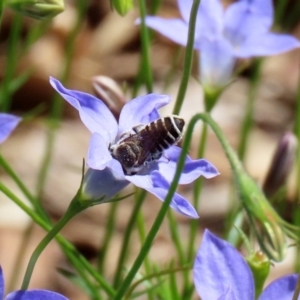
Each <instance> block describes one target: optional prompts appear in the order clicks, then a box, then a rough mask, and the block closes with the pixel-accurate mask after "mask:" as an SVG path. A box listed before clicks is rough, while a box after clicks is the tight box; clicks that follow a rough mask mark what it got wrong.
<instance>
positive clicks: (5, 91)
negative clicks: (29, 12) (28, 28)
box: [1, 14, 23, 111]
mask: <svg viewBox="0 0 300 300" xmlns="http://www.w3.org/2000/svg"><path fill="white" fill-rule="evenodd" d="M22 20H23V18H22V15H20V14H15V15H14V18H13V24H12V31H11V33H10V35H9V43H8V49H7V52H8V53H7V61H6V66H5V71H4V78H3V81H2V91H1V101H2V103H1V110H2V111H8V110H9V109H10V106H11V89H10V84H11V82H12V79H13V76H14V73H15V69H16V64H17V57H18V53H19V50H20V45H18V43H19V42H20V34H21V29H22Z"/></svg>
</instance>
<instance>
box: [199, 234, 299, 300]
mask: <svg viewBox="0 0 300 300" xmlns="http://www.w3.org/2000/svg"><path fill="white" fill-rule="evenodd" d="M194 283H195V286H196V290H197V292H198V294H199V296H200V297H201V299H202V300H217V299H218V300H225V299H236V300H254V299H255V289H254V279H253V275H252V272H251V270H250V267H249V266H248V264H247V263H246V261H245V260H244V258H243V257H242V256H241V255H240V253H239V252H238V251H237V250H236V249H235V248H234V247H233V246H232V245H230V244H229V243H228V242H226V241H224V240H222V239H219V238H218V237H216V236H215V235H213V234H212V233H210V232H209V231H208V230H206V231H205V233H204V237H203V240H202V244H201V246H200V249H199V251H198V253H197V256H196V259H195V263H194ZM296 283H297V275H296V274H295V275H287V276H284V277H281V278H279V279H277V280H275V281H273V282H272V283H271V284H270V285H269V286H267V288H266V289H265V290H264V291H263V292H262V294H261V295H260V296H259V298H258V300H270V299H280V300H290V299H292V296H293V293H294V290H295V287H296Z"/></svg>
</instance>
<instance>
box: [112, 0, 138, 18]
mask: <svg viewBox="0 0 300 300" xmlns="http://www.w3.org/2000/svg"><path fill="white" fill-rule="evenodd" d="M111 5H112V7H113V8H114V9H115V10H116V11H117V12H118V14H120V15H121V16H125V15H126V14H127V13H128V12H129V11H130V10H131V9H132V8H133V1H132V0H111Z"/></svg>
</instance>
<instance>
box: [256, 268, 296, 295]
mask: <svg viewBox="0 0 300 300" xmlns="http://www.w3.org/2000/svg"><path fill="white" fill-rule="evenodd" d="M297 278H298V275H297V274H293V275H286V276H284V277H281V278H279V279H277V280H275V281H273V282H271V283H270V284H269V285H268V286H267V287H266V289H265V290H264V291H263V292H262V294H261V295H260V297H259V298H258V300H270V299H280V300H291V299H292V298H293V294H294V292H295V288H296V285H297ZM298 299H300V297H298Z"/></svg>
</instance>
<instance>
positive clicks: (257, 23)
mask: <svg viewBox="0 0 300 300" xmlns="http://www.w3.org/2000/svg"><path fill="white" fill-rule="evenodd" d="M272 22H273V5H272V1H271V0H264V1H262V0H254V1H248V0H247V1H238V2H235V3H233V4H231V5H230V6H229V7H228V8H227V10H226V12H225V28H224V34H225V36H226V38H228V39H229V40H230V42H231V43H232V44H233V46H234V47H239V46H240V45H241V44H243V43H244V41H245V40H246V39H247V37H248V36H249V35H252V34H253V35H256V34H261V33H266V32H268V31H269V29H270V27H271V25H272Z"/></svg>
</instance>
